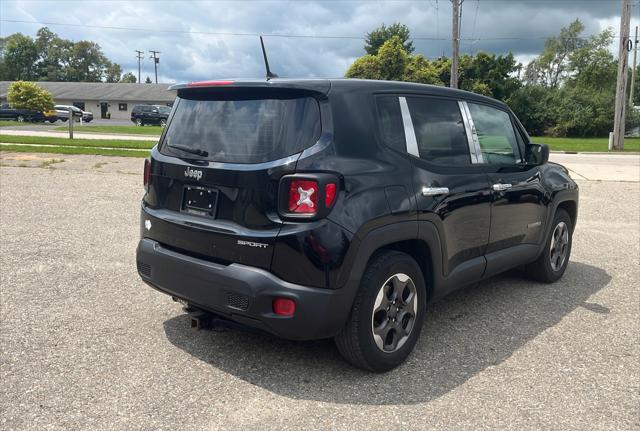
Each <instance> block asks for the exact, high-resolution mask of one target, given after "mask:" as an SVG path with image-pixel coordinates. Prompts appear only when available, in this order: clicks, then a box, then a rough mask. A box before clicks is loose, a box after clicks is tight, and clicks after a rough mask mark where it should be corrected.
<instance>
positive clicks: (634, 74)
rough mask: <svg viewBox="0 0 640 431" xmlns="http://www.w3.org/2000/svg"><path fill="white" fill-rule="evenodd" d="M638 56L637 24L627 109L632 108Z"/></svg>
mask: <svg viewBox="0 0 640 431" xmlns="http://www.w3.org/2000/svg"><path fill="white" fill-rule="evenodd" d="M637 57H638V26H636V38H635V39H634V40H633V69H631V88H630V89H629V90H630V92H629V109H633V106H634V105H633V91H634V89H633V87H635V85H636V59H637Z"/></svg>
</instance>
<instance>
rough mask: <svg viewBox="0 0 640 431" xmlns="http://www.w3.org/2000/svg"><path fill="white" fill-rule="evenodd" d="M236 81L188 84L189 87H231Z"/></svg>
mask: <svg viewBox="0 0 640 431" xmlns="http://www.w3.org/2000/svg"><path fill="white" fill-rule="evenodd" d="M233 83H234V81H196V82H190V83H188V84H187V87H213V86H217V85H231V84H233Z"/></svg>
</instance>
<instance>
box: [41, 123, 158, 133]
mask: <svg viewBox="0 0 640 431" xmlns="http://www.w3.org/2000/svg"><path fill="white" fill-rule="evenodd" d="M54 130H61V131H67V130H69V126H68V125H65V126H60V127H56V128H55V129H54ZM73 130H74V131H75V132H78V133H80V132H90V133H116V134H123V135H148V136H160V134H162V127H160V126H143V127H138V126H88V125H85V126H80V125H78V124H75V125H74V127H73Z"/></svg>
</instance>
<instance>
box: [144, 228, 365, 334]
mask: <svg viewBox="0 0 640 431" xmlns="http://www.w3.org/2000/svg"><path fill="white" fill-rule="evenodd" d="M137 263H138V273H139V274H140V277H142V280H143V281H145V282H146V283H147V284H149V285H150V286H151V287H153V288H155V289H157V290H159V291H161V292H163V293H166V294H168V295H171V296H175V297H177V298H180V299H183V300H185V301H187V302H188V303H190V304H193V305H195V306H197V307H199V308H202V309H205V310H208V311H211V312H213V313H216V314H219V315H220V316H222V317H225V318H227V319H230V320H233V321H235V322H238V323H241V324H244V325H247V326H251V327H254V328H258V329H262V330H265V331H267V332H270V333H272V334H274V335H277V336H279V337H282V338H287V339H293V340H312V339H321V338H329V337H333V336H334V335H335V334H336V333H337V332H338V331H339V330H340V329H341V328H342V327H343V326H344V324H345V323H346V320H347V317H348V316H349V312H350V310H351V305H352V302H353V298H354V295H355V289H350V288H347V287H345V288H342V289H322V288H315V287H306V286H300V285H297V284H293V283H289V282H287V281H284V280H281V279H279V278H278V277H276V276H274V275H273V274H271V273H270V272H268V271H265V270H263V269H259V268H254V267H250V266H246V265H240V264H231V265H221V264H217V263H213V262H209V261H206V260H202V259H198V258H195V257H192V256H188V255H185V254H181V253H177V252H175V251H173V250H169V249H167V248H165V247H163V246H162V245H161V244H160V243H158V242H157V241H153V240H151V239H148V238H144V239H142V240H140V242H139V244H138V249H137ZM276 297H285V298H290V299H293V300H294V301H295V302H296V312H295V314H294V315H293V316H291V317H283V316H279V315H276V314H275V313H273V311H272V302H273V299H274V298H276Z"/></svg>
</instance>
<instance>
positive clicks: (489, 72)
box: [459, 51, 521, 100]
mask: <svg viewBox="0 0 640 431" xmlns="http://www.w3.org/2000/svg"><path fill="white" fill-rule="evenodd" d="M520 67H521V65H520V64H519V63H518V62H516V60H515V58H514V57H513V54H511V53H509V54H507V55H495V54H489V53H486V52H482V51H481V52H479V53H478V54H476V55H475V56H470V55H463V56H462V57H461V58H460V68H459V72H460V76H459V87H460V88H461V89H463V90H468V91H473V92H474V93H479V94H484V95H485V96H490V97H494V98H496V99H499V100H506V99H508V98H509V96H511V94H512V93H513V92H514V91H515V90H516V89H518V88H519V87H520V81H519V80H518V79H517V78H516V77H515V72H517V71H518V69H519V68H520Z"/></svg>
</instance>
